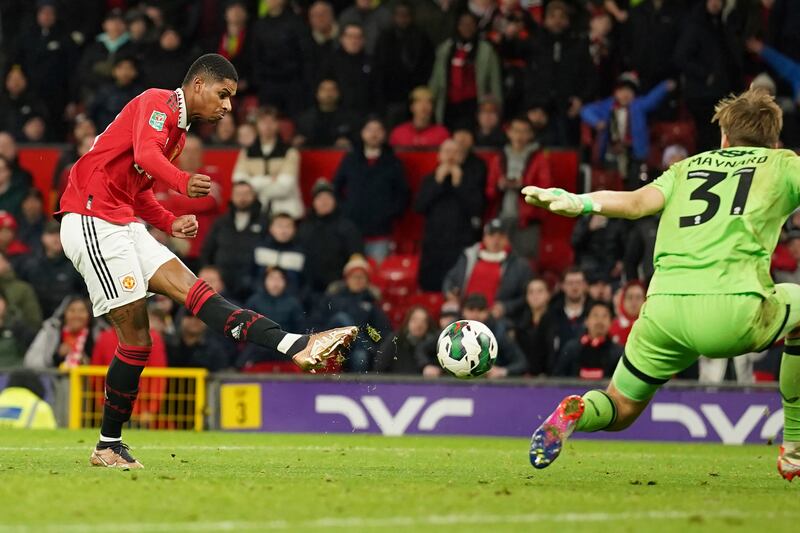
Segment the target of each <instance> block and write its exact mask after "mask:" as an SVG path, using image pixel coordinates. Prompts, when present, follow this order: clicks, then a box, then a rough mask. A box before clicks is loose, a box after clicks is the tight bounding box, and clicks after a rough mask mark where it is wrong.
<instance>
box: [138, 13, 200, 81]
mask: <svg viewBox="0 0 800 533" xmlns="http://www.w3.org/2000/svg"><path fill="white" fill-rule="evenodd" d="M198 55H199V54H198V52H197V49H196V48H194V47H193V46H188V45H186V44H185V43H184V42H183V40H182V37H181V34H180V33H178V31H177V30H175V29H174V28H171V27H166V28H164V31H162V32H161V36H160V37H159V38H158V44H157V45H156V46H154V47H153V48H152V49H151V50H150V51H149V52H148V53H147V57H146V59H145V60H144V61H143V62H142V64H141V65H140V67H141V68H142V78H143V83H144V85H145V86H147V87H158V88H160V89H174V88H175V87H180V85H181V83H182V82H183V77H184V75H185V74H186V71H187V70H188V69H189V65H191V64H192V62H193V61H194V60H195V59H197V56H198Z"/></svg>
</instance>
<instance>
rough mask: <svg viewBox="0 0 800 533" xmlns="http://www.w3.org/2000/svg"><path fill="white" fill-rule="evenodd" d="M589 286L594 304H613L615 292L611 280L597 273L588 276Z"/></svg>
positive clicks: (590, 298)
mask: <svg viewBox="0 0 800 533" xmlns="http://www.w3.org/2000/svg"><path fill="white" fill-rule="evenodd" d="M586 283H587V285H588V286H589V289H588V290H589V300H590V301H592V302H605V303H607V304H611V303H612V302H613V300H614V290H613V289H612V287H611V278H609V277H608V276H606V275H604V274H599V273H597V272H590V273H588V274H587V275H586Z"/></svg>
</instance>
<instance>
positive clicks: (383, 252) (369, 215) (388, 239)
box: [333, 118, 408, 262]
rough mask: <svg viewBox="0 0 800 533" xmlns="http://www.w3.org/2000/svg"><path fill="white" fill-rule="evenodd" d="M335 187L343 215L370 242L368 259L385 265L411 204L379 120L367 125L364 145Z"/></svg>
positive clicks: (349, 157) (338, 175) (342, 166)
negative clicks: (394, 234) (397, 226)
mask: <svg viewBox="0 0 800 533" xmlns="http://www.w3.org/2000/svg"><path fill="white" fill-rule="evenodd" d="M333 186H334V189H335V190H336V196H337V198H338V199H339V204H340V205H341V206H342V213H343V214H344V216H345V217H346V218H348V219H349V220H352V221H353V222H354V223H355V224H356V226H358V228H359V230H360V231H361V234H362V235H363V237H364V239H365V240H366V245H365V249H366V253H367V256H369V257H372V258H373V259H375V260H376V261H378V262H380V261H383V259H384V258H386V256H387V255H389V251H390V247H391V243H392V230H393V226H394V222H395V221H396V220H397V219H398V218H399V217H401V216H402V215H403V213H404V212H405V209H406V206H407V204H408V184H407V183H406V178H405V172H404V171H403V165H402V163H401V162H400V160H399V159H398V158H397V156H395V155H394V152H393V151H392V149H391V148H390V147H389V146H388V145H387V144H386V130H385V129H384V127H383V123H382V122H381V121H380V120H379V119H377V118H371V119H369V120H367V122H366V123H365V124H364V127H363V128H362V129H361V142H360V143H357V144H356V146H355V148H354V149H353V151H351V152H350V153H349V154H347V155H346V156H345V157H344V159H342V162H341V163H340V164H339V168H338V169H337V170H336V175H335V176H334V178H333Z"/></svg>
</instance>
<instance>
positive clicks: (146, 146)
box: [132, 95, 190, 194]
mask: <svg viewBox="0 0 800 533" xmlns="http://www.w3.org/2000/svg"><path fill="white" fill-rule="evenodd" d="M160 98H161V96H160V95H158V96H156V95H153V96H150V97H148V98H143V99H142V101H141V102H140V103H139V109H138V110H137V111H136V113H134V117H133V128H132V129H133V160H134V162H135V163H136V164H137V165H139V167H141V169H142V170H144V171H145V172H147V173H148V174H150V176H152V177H153V178H154V179H157V180H161V181H163V182H165V183H167V184H168V185H169V186H170V188H172V189H174V190H176V191H178V192H179V193H181V194H186V187H187V185H188V182H189V177H190V176H189V173H188V172H184V171H182V170H180V169H179V168H177V167H176V166H174V165H173V164H172V163H171V162H170V160H169V159H168V158H167V156H166V155H165V154H164V147H165V146H166V145H167V139H168V137H169V134H170V132H171V131H173V130H174V129H176V128H177V127H178V116H177V113H175V111H174V110H173V109H170V107H169V105H168V104H167V101H166V100H163V101H162V100H161V99H160Z"/></svg>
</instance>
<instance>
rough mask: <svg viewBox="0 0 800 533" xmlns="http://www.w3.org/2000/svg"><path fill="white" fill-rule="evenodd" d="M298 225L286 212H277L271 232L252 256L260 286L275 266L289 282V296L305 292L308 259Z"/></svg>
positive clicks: (272, 222)
mask: <svg viewBox="0 0 800 533" xmlns="http://www.w3.org/2000/svg"><path fill="white" fill-rule="evenodd" d="M296 237H297V224H296V223H295V221H294V219H293V218H292V217H291V216H289V215H287V214H286V213H275V214H274V215H272V218H271V219H270V221H269V230H268V232H267V235H266V236H265V237H264V239H262V240H261V242H259V243H258V244H257V245H256V249H255V250H254V251H253V257H254V260H255V266H256V271H257V273H256V275H255V279H256V280H258V281H257V286H256V288H258V285H261V284H262V281H261V280H263V279H264V272H265V271H266V270H267V269H269V268H273V267H278V268H280V269H281V270H282V271H283V272H284V273H285V275H286V279H287V280H288V293H289V294H291V295H293V296H302V293H303V291H304V289H305V279H304V278H303V272H304V270H305V265H306V256H305V253H304V252H303V247H302V246H301V245H300V243H299V242H298V239H297V238H296Z"/></svg>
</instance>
